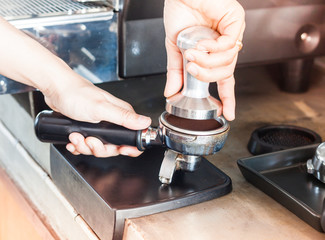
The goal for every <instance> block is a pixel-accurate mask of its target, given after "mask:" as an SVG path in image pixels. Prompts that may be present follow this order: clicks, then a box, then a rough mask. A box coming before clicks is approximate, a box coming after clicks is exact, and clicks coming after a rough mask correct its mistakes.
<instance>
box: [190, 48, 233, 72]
mask: <svg viewBox="0 0 325 240" xmlns="http://www.w3.org/2000/svg"><path fill="white" fill-rule="evenodd" d="M237 53H238V50H237V48H232V49H230V50H228V51H222V52H217V53H207V52H202V51H198V50H195V49H189V50H187V51H186V52H185V53H184V55H185V58H186V59H187V60H188V61H191V62H194V63H196V64H198V65H199V66H201V67H203V68H217V67H221V66H227V65H230V64H232V63H233V61H234V59H235V58H236V56H237Z"/></svg>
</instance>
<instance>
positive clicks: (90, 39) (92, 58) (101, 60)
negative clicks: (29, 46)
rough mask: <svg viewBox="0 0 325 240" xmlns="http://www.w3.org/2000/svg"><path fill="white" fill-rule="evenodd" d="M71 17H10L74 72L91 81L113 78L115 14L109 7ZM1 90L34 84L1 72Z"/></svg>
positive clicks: (11, 90) (6, 91) (22, 89)
mask: <svg viewBox="0 0 325 240" xmlns="http://www.w3.org/2000/svg"><path fill="white" fill-rule="evenodd" d="M76 16H78V17H75V18H74V17H73V16H70V15H66V16H61V17H44V18H40V19H38V18H30V19H21V20H12V21H10V22H11V23H12V24H14V25H15V26H16V27H18V28H20V27H21V28H20V29H21V30H22V31H24V32H26V33H27V34H28V35H29V36H31V37H33V38H34V39H35V40H37V41H39V42H40V43H41V44H43V45H44V46H45V47H46V48H48V49H49V50H50V51H52V52H53V53H54V54H56V55H57V56H59V57H60V58H61V59H62V60H64V61H65V62H66V63H67V64H68V65H69V66H70V67H71V68H72V69H73V70H74V71H75V72H77V73H78V74H80V75H81V76H83V77H85V78H86V79H88V80H90V81H91V82H93V83H96V84H98V83H102V82H108V81H116V80H118V79H119V77H118V73H117V55H118V50H117V49H118V46H117V15H116V14H114V13H113V12H112V11H106V12H103V13H97V14H81V15H76ZM74 21H76V22H74ZM0 81H1V85H0V94H12V93H19V92H26V91H32V90H34V89H33V88H31V87H29V86H26V85H24V84H20V83H18V82H15V81H13V80H11V79H8V78H6V77H4V76H0Z"/></svg>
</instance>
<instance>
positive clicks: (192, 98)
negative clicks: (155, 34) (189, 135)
mask: <svg viewBox="0 0 325 240" xmlns="http://www.w3.org/2000/svg"><path fill="white" fill-rule="evenodd" d="M219 36H220V35H219V34H218V33H217V32H215V31H214V30H212V29H211V28H207V27H203V26H195V27H191V28H187V29H185V30H183V31H182V32H180V33H179V35H178V37H177V46H178V47H179V49H180V51H181V52H182V54H184V51H185V50H187V49H191V48H195V47H196V44H197V43H198V42H199V41H200V40H202V39H217V38H218V37H219ZM187 63H188V61H187V60H186V59H185V57H184V56H183V81H184V87H183V89H182V91H181V92H180V93H177V94H176V95H174V96H172V97H169V98H168V99H167V100H166V111H167V112H168V113H170V114H173V115H175V116H178V117H182V118H189V119H212V118H217V117H218V115H217V114H218V109H219V108H221V104H220V102H219V101H218V100H217V99H215V98H213V97H212V96H211V95H210V93H209V83H208V82H203V81H200V80H198V79H196V78H195V77H194V76H192V75H191V74H190V73H189V72H187V71H186V65H187Z"/></svg>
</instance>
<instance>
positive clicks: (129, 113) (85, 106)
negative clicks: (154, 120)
mask: <svg viewBox="0 0 325 240" xmlns="http://www.w3.org/2000/svg"><path fill="white" fill-rule="evenodd" d="M0 32H1V33H3V34H2V35H3V37H1V38H0V52H1V57H0V74H2V75H5V76H7V77H9V78H11V79H14V80H16V81H18V82H21V83H24V84H27V85H30V86H33V87H34V88H37V89H39V90H40V91H41V92H42V93H43V94H44V96H45V101H46V103H47V104H48V105H49V106H50V107H51V108H52V109H53V110H55V111H58V112H61V113H62V114H63V115H65V116H67V117H70V118H72V119H75V120H79V121H86V122H93V123H96V122H100V121H109V122H112V123H115V124H118V125H122V126H124V127H126V128H130V129H135V130H140V129H145V128H147V127H148V126H149V125H150V124H151V119H150V118H148V117H145V116H141V115H138V114H136V113H135V112H134V110H133V108H132V107H131V106H130V104H128V103H126V102H124V101H122V100H120V99H118V98H116V97H114V96H113V95H111V94H109V93H107V92H105V91H103V90H101V89H100V88H98V87H96V86H94V85H93V84H92V83H91V82H89V81H87V80H86V79H84V78H82V77H81V76H79V75H78V74H77V73H75V72H74V71H73V70H72V69H71V68H70V67H69V66H68V65H67V64H66V63H65V62H64V61H63V60H61V59H60V58H58V57H57V56H55V55H54V54H53V53H51V52H50V51H48V50H47V49H46V48H44V47H43V46H42V45H40V44H39V43H38V42H37V41H35V40H34V39H32V38H30V37H29V36H27V35H26V34H24V33H23V32H21V31H19V30H18V29H16V28H15V27H14V26H12V25H11V24H10V23H8V22H7V21H6V20H5V19H3V18H1V17H0ZM8 46H14V47H8ZM31 56H32V57H31ZM69 139H70V141H71V144H68V145H67V149H68V150H69V151H70V152H72V153H73V154H80V153H82V154H93V155H95V156H96V157H108V156H114V155H118V154H123V155H129V156H138V155H139V154H141V152H140V151H138V150H137V149H136V148H135V147H130V146H115V145H111V144H107V145H104V144H103V143H102V142H101V141H99V140H98V139H97V138H94V137H88V138H86V139H84V137H83V136H82V135H81V134H78V133H72V134H71V135H70V138H69Z"/></svg>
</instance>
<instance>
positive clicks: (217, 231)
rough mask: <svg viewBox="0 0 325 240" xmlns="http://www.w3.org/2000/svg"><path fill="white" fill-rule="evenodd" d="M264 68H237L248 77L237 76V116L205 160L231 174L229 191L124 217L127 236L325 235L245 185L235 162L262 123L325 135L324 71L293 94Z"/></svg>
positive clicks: (153, 239)
mask: <svg viewBox="0 0 325 240" xmlns="http://www.w3.org/2000/svg"><path fill="white" fill-rule="evenodd" d="M268 70H269V69H256V68H251V69H250V68H248V69H242V70H240V72H241V74H242V75H250V76H251V77H250V78H245V79H237V89H236V91H237V92H236V95H237V113H236V120H235V121H234V122H232V123H231V130H230V135H229V138H228V139H227V142H226V144H225V147H224V148H223V149H222V150H221V151H220V152H219V153H218V154H216V155H215V156H212V157H209V158H208V159H209V160H210V161H211V162H212V163H213V164H215V165H216V166H218V167H219V168H220V169H221V170H222V171H224V172H225V173H226V174H227V175H229V176H230V177H231V179H232V181H233V191H232V192H231V193H230V194H228V195H226V196H224V197H221V198H219V199H215V200H211V201H208V202H205V203H201V204H197V205H193V206H189V207H185V208H181V209H177V210H173V211H168V212H163V213H159V214H155V215H151V216H146V217H141V218H137V219H128V220H127V222H126V225H125V234H124V239H125V240H131V239H132V240H135V239H142V240H165V239H168V240H174V239H175V240H176V239H177V240H180V239H186V240H192V239H193V240H194V239H195V240H197V239H204V240H209V239H211V240H215V239H242V240H252V239H259V240H263V239H277V240H281V239H285V240H288V239H294V240H297V239H313V240H318V239H319V240H321V239H325V234H324V233H320V232H318V231H317V230H315V229H313V228H312V227H311V226H309V225H308V224H307V223H305V222H304V221H302V220H301V219H299V218H298V217H297V216H295V215H294V214H293V213H291V212H290V211H289V210H287V209H286V208H285V207H283V206H282V205H280V204H279V203H278V202H276V201H275V200H273V199H272V198H270V197H269V196H267V195H266V194H264V193H263V192H262V191H260V190H259V189H257V188H255V187H254V186H253V185H251V184H250V183H248V182H247V181H246V180H245V179H244V177H243V176H242V174H241V172H240V171H239V168H238V166H237V160H238V159H240V158H243V157H248V156H251V154H250V153H249V152H248V150H247V143H248V140H249V137H250V134H251V133H252V131H253V130H255V129H256V128H258V127H262V126H264V125H266V124H290V125H297V126H302V127H306V128H309V129H311V130H314V131H315V132H317V133H318V134H320V135H321V137H322V139H323V140H324V139H325V77H323V75H324V72H321V71H320V70H315V71H314V73H313V78H312V79H313V80H312V82H311V88H310V90H309V91H308V92H306V93H302V94H292V93H286V92H282V91H280V90H279V88H278V85H277V84H276V83H275V82H274V81H273V79H271V78H270V77H265V78H261V76H263V75H265V76H268V72H267V71H268ZM261 71H262V72H261ZM263 71H265V72H264V73H263ZM238 81H239V82H238ZM243 81H245V82H243ZM324 187H325V185H324Z"/></svg>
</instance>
